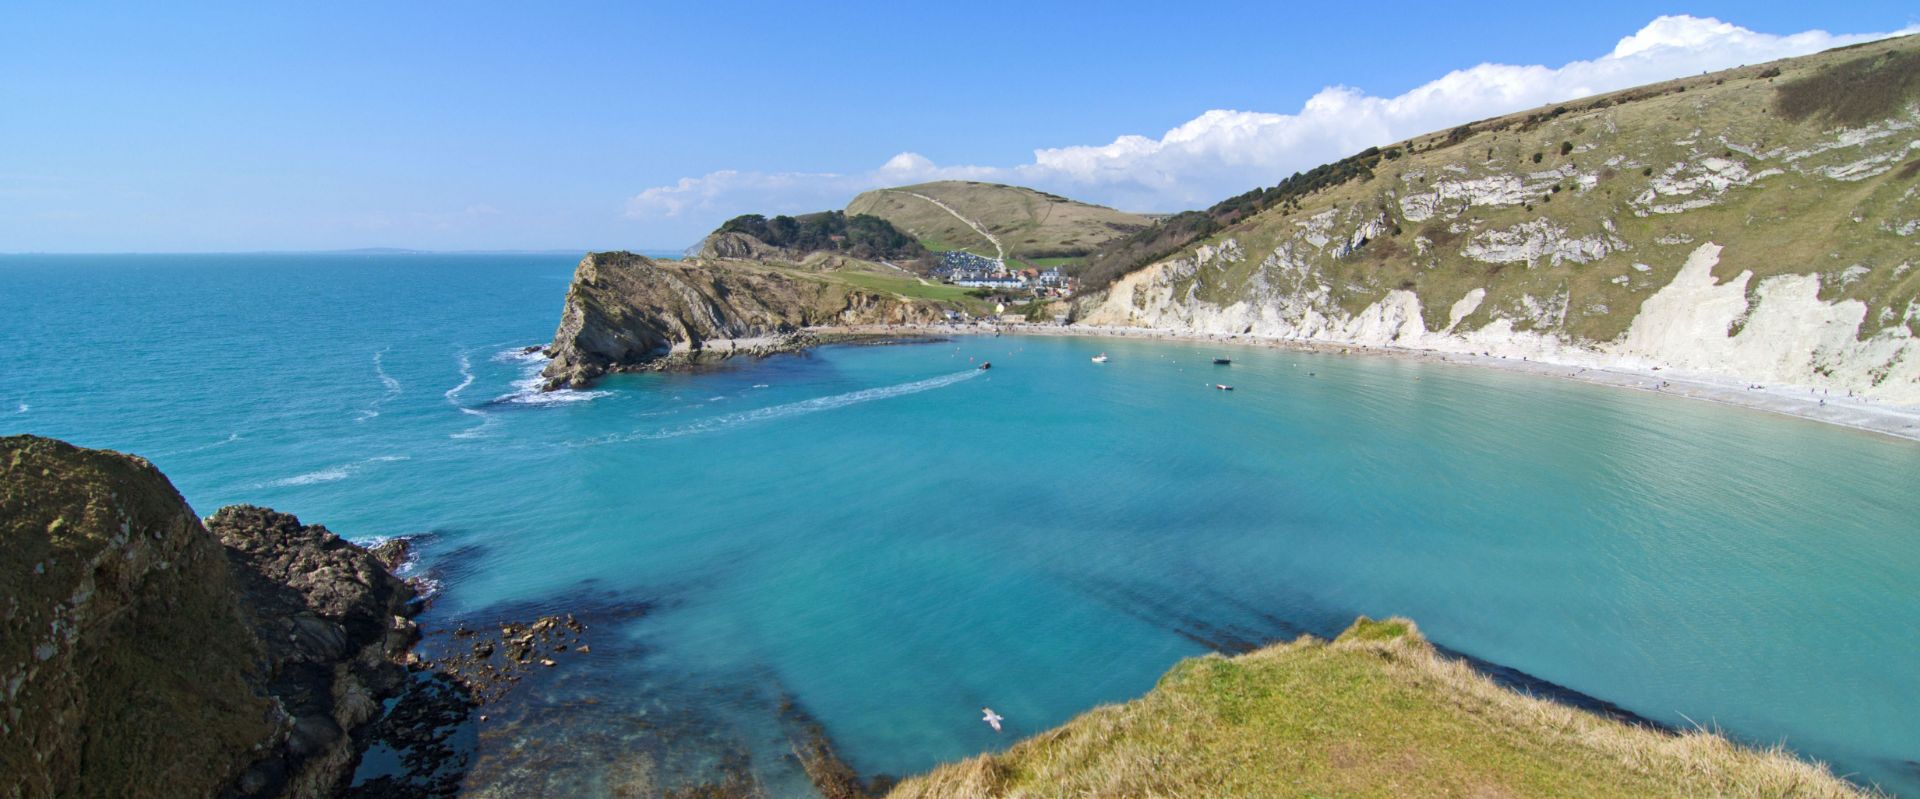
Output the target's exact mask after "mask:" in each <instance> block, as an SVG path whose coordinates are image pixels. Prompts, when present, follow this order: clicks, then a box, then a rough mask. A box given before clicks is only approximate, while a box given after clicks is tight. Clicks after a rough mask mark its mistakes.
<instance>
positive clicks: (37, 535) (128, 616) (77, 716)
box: [0, 436, 417, 797]
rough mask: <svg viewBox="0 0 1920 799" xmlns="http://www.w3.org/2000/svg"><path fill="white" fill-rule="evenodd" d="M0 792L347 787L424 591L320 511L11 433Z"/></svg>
mask: <svg viewBox="0 0 1920 799" xmlns="http://www.w3.org/2000/svg"><path fill="white" fill-rule="evenodd" d="M0 478H3V479H0V486H4V488H0V542H3V544H0V595H4V597H5V599H4V600H0V604H4V607H0V631H4V635H0V686H4V691H5V694H4V695H5V697H6V710H5V718H4V719H3V720H0V795H5V796H9V797H65V796H120V797H179V796H225V797H266V796H300V797H308V796H312V797H320V796H331V795H333V794H334V792H335V791H336V790H337V789H338V787H339V786H341V785H342V784H343V783H344V781H345V780H346V779H347V777H348V776H349V775H350V773H351V771H352V769H353V767H354V764H355V763H356V762H357V761H358V759H359V747H358V745H357V744H356V742H355V733H356V732H357V731H361V730H363V729H364V728H366V726H367V725H368V724H369V723H370V722H372V721H373V720H374V719H375V718H376V717H377V716H378V715H379V714H380V712H381V703H382V701H383V700H385V699H387V698H389V697H391V696H393V695H395V694H396V693H398V692H399V691H400V689H401V688H402V687H403V685H404V684H405V683H406V681H407V670H406V668H405V667H404V666H403V665H402V661H403V659H404V657H405V655H406V652H407V648H408V647H409V646H410V645H411V644H412V643H413V641H414V639H415V638H416V636H417V634H416V632H415V628H414V625H413V622H412V621H410V620H409V616H410V615H411V613H412V609H413V607H414V604H415V603H414V598H415V594H414V591H413V589H412V588H411V587H409V586H408V585H407V584H406V583H405V582H403V581H401V580H400V579H399V578H397V577H395V576H393V574H392V573H390V572H389V570H388V568H387V567H386V565H385V564H383V563H381V562H380V561H379V560H377V559H376V558H375V557H374V556H373V555H372V554H371V553H369V552H368V551H366V550H364V549H362V548H360V547H358V546H355V545H354V544H352V543H349V542H347V541H345V540H343V539H341V538H340V537H338V536H336V535H334V534H333V533H332V532H330V531H328V530H327V529H326V528H325V527H321V526H318V525H303V524H301V523H300V521H299V520H298V519H296V518H294V517H293V516H290V515H287V514H284V513H278V512H275V511H272V510H268V509H265V508H256V507H250V506H234V507H228V508H223V509H221V510H220V511H219V512H218V513H216V514H214V515H213V516H212V517H211V518H209V519H207V520H206V521H204V522H203V521H202V520H200V519H199V518H196V517H195V515H194V513H193V510H192V509H191V508H190V507H188V505H187V503H186V501H185V500H184V499H182V498H181V496H180V494H179V492H177V491H176V490H175V489H174V487H173V485H172V484H171V483H170V482H168V480H167V478H166V477H165V476H164V475H162V474H161V473H160V472H159V471H158V470H157V469H155V468H154V467H153V465H152V464H150V463H148V462H147V461H145V460H143V459H141V458H137V457H133V456H129V455H123V454H120V453H116V452H108V451H104V450H90V449H82V448H79V447H75V446H72V445H69V444H66V443H63V442H60V441H55V440H51V439H46V438H39V437H35V436H11V437H7V438H0Z"/></svg>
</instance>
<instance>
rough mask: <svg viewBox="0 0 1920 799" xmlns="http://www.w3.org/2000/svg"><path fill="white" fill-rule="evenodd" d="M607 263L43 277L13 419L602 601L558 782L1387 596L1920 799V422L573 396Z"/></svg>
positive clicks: (468, 260) (1058, 401)
mask: <svg viewBox="0 0 1920 799" xmlns="http://www.w3.org/2000/svg"><path fill="white" fill-rule="evenodd" d="M572 266H573V259H572V258H569V257H554V256H477V255H476V256H420V255H408V256H298V255H284V256H283V255H273V256H261V255H247V256H241V255H233V256H50V257H41V256H12V257H5V258H0V433H19V432H30V433H36V434H41V435H48V436H56V437H60V438H65V439H68V440H71V441H74V442H75V443H79V444H82V445H86V446H95V447H106V448H112V449H119V450H124V451H129V452H134V453H138V454H141V455H145V456H147V457H150V458H151V459H153V460H154V462H155V463H156V464H158V465H159V466H160V468H162V469H163V470H165V471H166V473H167V474H168V475H169V476H170V477H172V479H173V480H174V482H175V484H176V485H177V486H178V487H179V488H180V490H181V491H182V492H183V493H184V494H185V495H186V497H187V498H188V499H189V500H190V501H191V502H192V503H193V504H194V506H195V508H196V509H197V510H199V511H200V512H201V513H210V512H211V511H212V510H213V509H214V508H216V507H218V506H220V505H223V504H227V503H232V502H251V503H256V504H263V505H270V506H273V507H276V508H279V509H282V510H286V511H289V512H293V513H297V514H299V515H300V516H302V517H303V519H305V520H307V521H309V522H319V523H324V524H326V525H328V526H329V527H331V528H332V529H334V530H335V531H337V532H340V533H342V534H343V535H346V536H348V537H350V538H356V539H369V538H374V537H382V536H391V535H413V534H427V537H425V538H423V539H421V540H422V541H423V546H424V547H425V556H424V557H425V560H426V563H425V564H424V568H426V569H427V570H429V571H431V572H433V573H435V574H437V575H439V576H440V577H441V579H442V581H443V587H442V589H441V593H440V595H439V596H438V597H437V599H436V604H435V606H434V609H433V611H432V614H433V619H437V620H439V622H441V623H451V620H456V619H475V620H479V621H481V622H482V623H485V622H487V621H491V620H494V619H495V617H498V616H500V615H501V614H505V613H508V612H510V611H511V612H512V613H525V612H528V611H542V612H544V611H547V610H562V611H564V610H572V609H578V610H579V611H580V612H582V613H583V615H586V616H589V617H591V618H592V619H594V626H593V629H592V631H591V632H592V634H593V635H594V636H595V640H594V647H593V648H594V653H593V655H591V656H584V657H581V658H577V659H574V660H571V661H569V662H567V663H566V664H565V666H564V668H562V669H556V670H555V676H554V677H552V678H551V679H548V680H547V681H546V682H544V683H542V684H541V685H539V686H535V687H533V688H530V689H529V690H530V691H533V692H535V695H536V696H537V697H539V701H538V702H535V703H532V704H530V705H529V706H528V708H526V709H524V710H523V713H524V714H525V717H524V718H523V719H522V720H523V721H525V720H528V719H531V723H529V724H528V725H527V726H526V730H527V732H525V733H524V734H522V735H521V739H519V740H516V741H511V742H503V741H494V742H492V743H491V744H490V745H492V746H496V747H507V746H510V745H521V744H526V743H527V742H528V740H531V741H533V743H535V744H546V745H549V746H553V747H557V748H562V749H568V748H570V751H572V752H573V754H570V755H567V756H566V757H572V758H574V759H573V760H571V761H566V762H565V763H564V766H565V769H564V770H565V771H566V772H567V773H566V774H564V775H563V776H553V777H551V778H550V779H549V781H547V782H544V783H540V782H537V780H539V779H547V778H543V777H540V776H538V775H535V776H533V777H527V776H525V775H522V776H521V777H520V778H521V779H532V780H536V782H535V783H527V784H535V785H543V786H545V788H546V789H548V790H560V789H572V790H604V789H605V787H606V785H607V781H608V780H614V779H618V778H619V777H618V775H611V776H610V775H609V774H608V773H604V772H608V771H610V770H614V769H615V767H614V766H612V765H609V760H608V759H607V758H608V756H610V755H609V754H608V753H619V757H625V758H628V759H629V760H632V759H633V758H650V759H651V760H649V761H648V763H647V764H644V765H645V767H646V768H648V769H652V771H651V772H650V773H652V774H653V775H654V777H655V779H658V780H662V781H667V782H671V781H673V780H675V779H680V778H682V777H684V776H686V775H698V774H699V773H700V772H701V771H702V769H705V768H707V767H709V766H710V765H711V764H712V762H713V760H714V759H715V758H716V757H718V755H716V754H715V753H716V752H720V751H723V750H730V751H738V752H745V753H747V755H748V756H749V757H750V758H751V769H752V771H753V773H754V775H755V776H756V777H757V778H758V779H760V780H761V781H762V782H763V783H764V784H765V785H766V786H767V787H768V788H769V790H772V791H773V792H775V793H776V794H783V793H799V792H804V790H805V789H804V787H803V783H802V782H801V780H800V779H799V776H798V773H797V770H796V769H795V768H794V767H793V766H792V764H791V762H790V760H788V759H784V758H782V757H781V755H782V754H783V753H785V752H786V751H787V746H788V744H787V743H786V739H785V738H784V737H783V736H782V733H781V724H782V722H781V720H780V719H779V712H778V710H777V708H778V707H779V705H780V702H781V700H782V699H783V698H786V699H790V700H792V701H793V702H794V703H796V704H797V706H799V707H802V708H804V709H805V710H806V711H807V712H809V713H811V715H812V716H813V717H814V718H817V719H818V720H819V721H820V722H821V723H822V724H823V725H824V727H825V729H826V731H827V732H828V733H829V734H830V735H831V736H832V738H833V739H834V742H835V743H836V744H837V745H838V746H839V747H840V749H841V752H842V754H844V755H845V756H846V757H847V758H848V759H849V760H850V761H851V763H852V764H853V765H854V766H855V767H856V768H858V769H859V770H860V771H861V772H863V773H869V774H870V773H876V772H888V773H895V774H899V773H906V772H913V771H917V770H921V769H925V768H927V767H929V766H931V765H933V764H935V763H937V762H940V761H944V760H950V759H954V758H958V757H962V756H965V755H969V754H972V753H976V752H979V751H982V750H986V749H991V748H995V747H1000V746H1004V745H1006V744H1008V743H1010V742H1011V741H1013V740H1014V739H1015V738H1016V736H1018V735H1020V734H1025V733H1031V732H1033V731H1036V730H1039V729H1043V728H1045V727H1048V726H1051V725H1054V724H1057V723H1059V722H1061V721H1064V720H1065V719H1067V718H1069V717H1070V716H1072V715H1073V714H1074V713H1076V712H1078V711H1081V710H1085V709H1087V708H1089V707H1091V706H1094V705H1096V704H1099V703H1103V702H1111V701H1117V700H1123V699H1126V698H1129V697H1132V696H1135V695H1138V694H1139V693H1141V692H1143V691H1145V690H1146V689H1148V688H1149V687H1151V686H1152V684H1153V682H1154V680H1155V679H1156V678H1157V677H1158V676H1159V675H1160V674H1161V673H1162V672H1163V671H1165V670H1166V669H1167V668H1168V667H1169V666H1170V665H1172V663H1173V662H1174V661H1176V660H1177V659H1179V658H1182V657H1187V656H1192V655H1197V654H1200V653H1203V652H1205V651H1207V646H1208V645H1234V644H1238V643H1252V642H1259V641H1266V640H1275V639H1283V638H1289V637H1292V636H1293V635H1296V634H1299V633H1301V632H1312V633H1317V634H1322V635H1327V634H1332V633H1334V632H1337V631H1338V630H1339V629H1340V628H1341V627H1343V626H1344V625H1345V624H1346V623H1347V622H1348V621H1350V620H1351V619H1352V618H1353V617H1354V616H1356V615H1358V614H1362V613H1365V614H1372V615H1376V616H1379V615H1389V614H1402V615H1407V616H1410V617H1412V618H1414V619H1415V620H1417V621H1418V623H1419V624H1420V625H1421V627H1422V628H1423V629H1424V630H1425V631H1426V632H1427V633H1428V634H1429V636H1430V637H1432V638H1434V639H1435V640H1436V641H1438V642H1440V643H1442V644H1444V645H1446V646H1449V647H1451V648H1454V649H1457V650H1460V651H1462V652H1465V653H1468V654H1471V655H1473V656H1476V657H1479V658H1483V659H1485V660H1488V661H1492V662H1495V663H1499V664H1503V665H1505V666H1509V667H1512V668H1516V669H1520V670H1522V671H1525V672H1527V673H1529V674H1532V675H1534V676H1536V677H1539V678H1541V679H1544V680H1548V681H1552V682H1554V683H1558V684H1561V685H1564V686H1567V687H1569V688H1571V689H1574V690H1577V691H1580V692H1584V693H1587V694H1590V695H1593V696H1596V697H1600V698H1603V699H1606V700H1609V701H1612V702H1615V703H1618V704H1619V705H1622V706H1624V707H1625V708H1627V709H1629V710H1632V711H1634V712H1636V713H1639V714H1642V715H1645V716H1648V717H1651V718H1654V719H1657V720H1660V721H1663V722H1668V723H1672V724H1676V725H1687V724H1689V723H1700V724H1708V725H1714V726H1717V727H1719V728H1721V729H1724V730H1725V731H1727V732H1728V733H1729V734H1731V735H1734V736H1735V737H1738V738H1740V739H1743V740H1746V741H1750V742H1758V743H1775V742H1780V741H1785V742H1786V743H1787V744H1788V745H1789V746H1791V747H1792V748H1794V749H1796V750H1798V751H1801V752H1804V753H1807V754H1811V755H1814V756H1817V757H1821V758H1824V759H1828V760H1830V761H1832V762H1833V763H1834V764H1835V765H1836V768H1837V769H1838V770H1840V771H1842V772H1846V773H1852V774H1857V775H1860V776H1861V777H1862V778H1863V779H1865V780H1869V781H1877V782H1880V783H1881V784H1883V785H1886V786H1888V787H1891V788H1893V789H1896V790H1899V791H1901V792H1905V793H1915V794H1920V772H1917V771H1916V770H1915V767H1914V766H1913V765H1912V764H1911V762H1910V761H1912V760H1914V759H1920V721H1916V719H1920V683H1916V682H1915V681H1914V675H1915V674H1916V673H1920V590H1916V588H1915V587H1914V582H1913V580H1914V575H1916V574H1920V491H1916V490H1915V487H1916V485H1920V479H1917V478H1920V445H1915V444H1913V443H1910V442H1900V441H1893V440H1888V439H1883V438H1879V437H1875V436H1871V435H1867V434H1862V433H1857V432H1853V431H1848V430H1843V429H1838V428H1833V427H1828V426H1822V425H1818V424H1814V423H1810V422H1802V421H1797V420H1792V419H1787V418H1783V417H1777V416H1771V415H1766V414H1761V413H1757V412H1749V411H1742V410H1737V409H1730V408H1724V407H1719V406H1714V405H1709V404H1705V403H1697V402H1691V401H1686V400H1681V399H1677V398H1670V397H1660V396H1651V395H1645V394H1641V393H1637V392H1628V391H1622V390H1615V389H1608V388H1601V387H1593V386H1585V385H1578V384H1573V383H1569V382H1566V381H1558V380H1550V379H1544V378H1537V377H1530V376H1522V375H1510V374H1504V373H1500V372H1495V371H1490V370H1481V369H1473V368H1468V367H1458V366H1448V365H1437V364H1422V363H1412V362H1405V361H1401V360H1395V359H1386V358H1367V357H1354V358H1341V357H1332V356H1319V355H1306V354H1299V353H1291V352H1281V351H1273V350H1261V349H1232V350H1223V349H1219V348H1209V347H1206V346H1203V345H1187V344H1168V343H1146V342H1118V341H1098V340H1084V339H1065V338H1014V337H1006V338H992V337H985V338H980V337H973V338H962V339H959V340H956V341H951V342H944V343H931V344H917V345H908V346H891V347H833V348H827V349H823V350H820V351H818V352H816V353H814V354H812V355H810V356H807V357H781V358H774V359H769V360H766V361H761V362H757V363H747V364H741V365H739V366H737V367H735V368H730V369H726V370H723V371H720V372H716V373H710V374H703V375H647V376H626V377H618V378H614V379H610V380H608V381H606V382H605V383H604V384H603V386H601V390H599V391H596V392H593V393H591V394H572V395H564V396H562V397H559V398H554V397H546V398H541V397H536V396H535V395H531V394H529V393H527V392H525V391H524V390H523V389H522V388H521V387H518V386H516V385H515V383H516V381H523V380H525V379H526V377H527V376H528V375H529V374H530V370H532V369H536V368H537V367H538V365H539V364H538V363H537V362H535V361H528V360H526V359H524V358H519V357H515V350H516V348H518V347H521V346H525V345H529V344H539V343H543V342H544V341H545V339H546V338H547V337H548V336H549V335H550V334H551V332H552V327H553V325H554V323H555V321H556V320H557V318H558V313H559V310H560V306H561V301H562V297H563V294H564V291H565V289H566V281H567V278H568V276H569V273H570V271H571V269H572ZM1103 350H1104V351H1106V352H1108V353H1109V354H1111V355H1112V362H1111V363H1108V364H1105V365H1103V366H1095V365H1092V364H1090V363H1089V362H1088V357H1089V356H1090V355H1092V354H1094V353H1096V352H1100V351H1103ZM1216 354H1229V355H1231V356H1232V357H1233V359H1234V363H1233V365H1232V366H1231V367H1226V368H1219V367H1214V366H1211V365H1209V363H1208V361H1209V360H1210V359H1211V358H1212V357H1213V356H1214V355H1216ZM981 359H991V360H992V361H993V363H994V369H993V370H992V371H990V372H984V373H982V372H979V371H977V370H974V369H973V368H972V364H973V362H975V361H977V360H981ZM1222 375H1226V376H1227V377H1224V378H1223V377H1222ZM1221 379H1225V380H1227V381H1228V382H1231V383H1233V384H1235V385H1236V386H1237V388H1238V390H1236V391H1234V392H1232V393H1225V392H1219V391H1214V390H1211V389H1210V388H1208V387H1207V384H1209V383H1211V382H1215V381H1216V380H1221ZM530 400H539V401H530ZM433 619H430V622H432V621H433ZM429 626H432V625H431V623H430V625H429ZM982 705H992V706H993V707H994V708H995V709H996V710H998V711H999V712H1001V713H1002V714H1004V715H1005V716H1006V717H1007V719H1008V720H1009V725H1010V729H1009V734H1008V735H1005V736H995V735H994V734H993V733H992V732H991V731H989V730H987V729H986V728H985V727H984V725H982V724H980V723H979V722H978V720H977V719H978V710H977V709H978V708H979V707H980V706H982ZM635 719H645V720H646V723H645V724H636V723H635ZM482 740H483V741H485V740H487V739H485V738H484V736H483V739H482ZM563 759H564V758H563ZM550 765H551V764H550ZM629 765H631V764H630V763H629ZM555 768H556V769H557V768H558V767H555ZM623 773H624V772H623ZM482 777H487V775H486V774H482ZM489 778H492V779H495V780H496V783H495V784H496V785H497V784H502V783H501V778H499V777H498V774H497V773H494V774H492V776H491V777H489Z"/></svg>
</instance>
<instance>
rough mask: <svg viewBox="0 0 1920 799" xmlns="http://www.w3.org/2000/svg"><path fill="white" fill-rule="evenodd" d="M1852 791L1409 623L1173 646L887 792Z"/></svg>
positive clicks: (1778, 755)
mask: <svg viewBox="0 0 1920 799" xmlns="http://www.w3.org/2000/svg"><path fill="white" fill-rule="evenodd" d="M1861 795H1867V794H1865V793H1864V792H1862V791H1861V790H1860V789H1859V788H1857V787H1856V786H1854V785H1852V784H1850V783H1847V782H1845V781H1843V780H1841V779H1839V778H1837V777H1835V776H1834V775H1833V774H1832V773H1830V772H1829V771H1828V770H1827V769H1826V768H1825V767H1824V766H1821V765H1818V764H1814V763H1809V762H1806V761H1802V760H1798V759H1796V758H1794V757H1793V756H1792V755H1791V754H1789V753H1787V752H1785V751H1782V750H1778V749H1775V750H1768V751H1756V750H1752V749H1747V748H1743V747H1740V746H1737V745H1735V744H1733V743H1731V742H1729V741H1727V740H1726V739H1725V738H1722V737H1719V736H1717V735H1713V734H1711V733H1707V732H1689V733H1684V734H1677V735H1676V734H1670V733H1667V732H1663V731H1660V730H1654V729H1648V728H1645V727H1637V726H1632V725H1629V724H1625V723H1622V722H1618V721H1614V720H1611V719H1607V718H1603V717H1601V716H1597V715H1594V714H1591V713H1588V712H1585V711H1582V710H1578V709H1575V708H1570V707H1567V706H1564V705H1560V704H1555V703H1553V702H1549V701H1546V700H1543V699H1538V698H1534V697H1531V696H1528V695H1525V694H1521V693H1517V692H1514V691H1511V690H1508V689H1506V688H1503V687H1501V686H1499V685H1497V684H1495V683H1494V682H1493V681H1491V680H1489V679H1487V678H1486V677H1485V676H1482V675H1480V674H1479V673H1476V672H1474V671H1473V670H1472V669H1470V668H1469V667H1467V666H1466V665H1464V664H1462V663H1460V662H1458V661H1455V660H1452V659H1449V658H1446V657H1444V656H1441V655H1440V654H1439V653H1437V652H1436V651H1435V650H1434V648H1433V646H1432V645H1431V644H1428V643H1427V641H1426V639H1425V638H1423V637H1422V636H1421V635H1420V632H1419V630H1418V628H1416V627H1415V626H1414V624H1413V622H1411V621H1407V620H1405V619H1387V620H1384V621H1374V620H1372V619H1368V618H1364V617H1362V618H1361V619H1360V620H1358V621H1356V622H1355V623H1354V624H1353V626H1352V627H1351V628H1349V629H1348V630H1347V631H1346V632H1345V633H1342V634H1341V635H1340V637H1339V638H1337V639H1335V640H1334V641H1332V642H1327V641H1321V640H1318V639H1314V638H1311V637H1308V638H1302V639H1300V640H1297V641H1294V642H1292V643H1286V644H1278V645H1275V646H1270V647H1267V648H1265V649H1262V650H1259V651H1256V652H1252V653H1249V654H1246V655H1242V656H1239V657H1233V658H1227V657H1221V656H1219V655H1208V656H1206V657H1200V658H1194V659H1191V660H1187V661H1184V662H1182V663H1180V664H1178V665H1177V666H1175V667H1174V668H1173V670H1172V671H1170V672H1168V673H1167V675H1166V676H1165V677H1163V678H1161V680H1160V683H1159V685H1158V686H1156V687H1155V688H1154V690H1153V691H1151V692H1149V693H1148V694H1147V695H1146V696H1144V697H1141V698H1140V699H1136V700H1134V701H1131V702H1127V703H1125V704H1120V705H1109V706H1106V707H1101V708H1097V709H1095V710H1092V711H1089V712H1087V713H1084V714H1082V715H1080V716H1079V717H1078V718H1075V719H1073V720H1072V721H1070V722H1068V723H1066V724H1064V725H1062V726H1060V727H1058V728H1056V729H1053V730H1051V731H1048V732H1045V733H1041V734H1040V735H1037V736H1035V737H1033V738H1030V739H1028V740H1026V741H1023V742H1021V743H1019V744H1016V745H1015V746H1014V747H1013V748H1011V749H1009V750H1007V751H1006V752H1004V753H1001V754H998V755H981V756H979V757H975V758H971V759H969V760H965V761H962V762H960V763H955V764H951V765H947V766H943V767H941V768H939V769H936V770H934V771H933V772H931V773H928V774H925V775H922V776H918V777H915V778H912V779H910V780H907V781H906V782H903V783H901V784H900V786H899V787H898V788H897V789H895V790H894V791H893V793H891V794H889V796H893V797H1068V796H1071V797H1100V796H1143V797H1145V796H1164V797H1174V796H1193V797H1265V796H1378V797H1399V796H1436V797H1437V796H1461V797H1519V796H1580V797H1589V796H1636V797H1662V796H1671V797H1699V796H1735V797H1785V796H1794V797H1841V796H1861Z"/></svg>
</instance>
